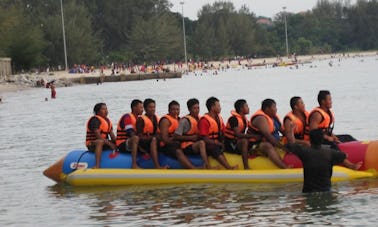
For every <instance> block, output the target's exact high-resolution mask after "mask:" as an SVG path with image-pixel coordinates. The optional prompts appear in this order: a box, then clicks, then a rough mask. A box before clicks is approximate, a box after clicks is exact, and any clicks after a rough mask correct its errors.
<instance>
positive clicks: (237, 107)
mask: <svg viewBox="0 0 378 227" xmlns="http://www.w3.org/2000/svg"><path fill="white" fill-rule="evenodd" d="M246 103H247V101H245V99H238V100H236V102H235V104H234V107H235V110H236V112H238V113H239V112H240V110H241V109H242V108H243V106H244V105H245V104H246Z"/></svg>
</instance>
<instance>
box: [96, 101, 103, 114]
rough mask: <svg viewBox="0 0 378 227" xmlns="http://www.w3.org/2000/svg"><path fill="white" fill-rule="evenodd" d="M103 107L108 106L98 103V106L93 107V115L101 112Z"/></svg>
mask: <svg viewBox="0 0 378 227" xmlns="http://www.w3.org/2000/svg"><path fill="white" fill-rule="evenodd" d="M103 105H105V106H106V104H105V103H103V102H99V103H97V104H96V105H95V106H94V107H93V113H94V114H98V112H99V111H100V109H101V107H102V106H103Z"/></svg>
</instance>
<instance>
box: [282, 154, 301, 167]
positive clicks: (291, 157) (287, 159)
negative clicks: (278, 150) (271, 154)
mask: <svg viewBox="0 0 378 227" xmlns="http://www.w3.org/2000/svg"><path fill="white" fill-rule="evenodd" d="M282 161H283V162H284V163H285V164H286V165H288V166H291V168H302V167H303V165H302V161H301V160H300V159H299V158H298V156H296V155H295V154H293V153H286V154H285V156H284V158H283V159H282Z"/></svg>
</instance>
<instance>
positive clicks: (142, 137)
mask: <svg viewBox="0 0 378 227" xmlns="http://www.w3.org/2000/svg"><path fill="white" fill-rule="evenodd" d="M143 108H144V110H145V114H144V115H140V116H139V117H138V119H137V121H136V129H137V135H138V137H139V149H140V151H141V152H143V153H145V154H148V153H149V154H151V158H152V161H153V162H154V165H155V168H158V169H162V168H168V166H164V167H161V166H160V163H159V158H158V150H157V147H158V145H157V138H156V137H157V132H158V121H159V119H158V117H157V116H156V115H155V110H156V103H155V100H153V99H150V98H147V99H145V100H144V102H143Z"/></svg>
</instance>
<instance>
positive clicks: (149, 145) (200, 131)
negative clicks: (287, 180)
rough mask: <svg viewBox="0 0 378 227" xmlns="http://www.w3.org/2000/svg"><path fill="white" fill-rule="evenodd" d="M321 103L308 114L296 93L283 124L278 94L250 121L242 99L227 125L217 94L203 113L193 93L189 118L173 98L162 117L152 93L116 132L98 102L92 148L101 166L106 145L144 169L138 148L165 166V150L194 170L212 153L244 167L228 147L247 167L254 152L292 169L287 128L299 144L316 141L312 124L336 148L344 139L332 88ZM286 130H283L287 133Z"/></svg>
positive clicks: (91, 125)
mask: <svg viewBox="0 0 378 227" xmlns="http://www.w3.org/2000/svg"><path fill="white" fill-rule="evenodd" d="M318 102H319V106H318V107H316V108H314V109H313V110H312V111H311V112H310V113H308V112H307V111H306V110H305V105H304V102H303V100H302V99H301V98H300V97H293V98H291V100H290V106H291V109H292V111H290V112H289V113H288V114H287V115H286V116H285V117H284V120H283V124H282V123H281V120H280V118H279V117H278V115H277V107H276V102H275V101H274V100H273V99H265V100H264V101H263V102H262V105H261V109H259V110H257V111H256V112H255V113H254V114H253V115H252V116H251V118H250V120H248V119H247V115H248V114H249V107H248V103H247V102H246V100H243V99H239V100H237V101H236V102H235V104H234V107H235V109H234V110H233V111H231V116H230V117H229V118H228V120H227V122H226V124H224V121H223V119H222V117H221V115H220V112H221V105H220V102H219V100H218V99H217V98H215V97H210V98H209V99H207V101H206V107H207V110H208V112H207V113H206V114H204V115H203V116H200V115H199V112H200V105H199V101H198V100H197V99H194V98H193V99H189V100H188V101H187V107H188V111H189V113H188V114H187V115H185V116H184V117H182V118H180V117H179V115H180V104H179V103H178V102H176V101H171V102H170V103H169V105H168V113H167V114H166V115H164V116H163V117H161V118H160V119H159V117H158V116H157V115H156V113H155V109H156V103H155V101H154V100H153V99H150V98H148V99H145V100H144V102H142V101H140V100H133V101H132V102H131V112H130V113H126V114H124V115H123V116H122V117H121V118H120V120H119V121H118V124H117V134H116V135H115V134H114V133H113V126H112V123H111V121H110V120H109V119H108V118H107V115H108V110H107V106H106V104H105V103H98V104H96V105H95V107H94V115H93V116H91V117H90V118H89V120H88V122H87V134H86V146H87V147H88V150H89V151H92V152H95V157H96V165H95V168H100V161H101V153H102V150H104V149H112V150H118V151H120V152H130V153H131V154H132V168H139V166H138V165H137V155H138V153H145V154H149V155H150V156H151V158H152V160H153V162H154V165H155V167H156V168H169V166H161V165H160V163H159V159H158V155H159V153H160V152H162V153H164V154H166V155H168V156H171V157H173V158H176V159H177V160H178V161H179V162H180V163H181V164H182V166H184V167H185V168H188V169H193V168H207V169H209V168H212V167H211V166H210V164H209V161H208V156H212V157H213V158H215V159H216V160H217V161H218V162H219V164H220V165H222V166H223V167H224V168H226V169H237V168H239V167H238V166H231V165H230V164H229V163H228V161H227V159H226V157H225V156H224V153H223V152H224V151H227V152H231V153H236V154H240V155H241V158H242V161H243V167H244V169H250V166H249V164H248V157H249V155H250V154H252V153H253V154H255V155H264V156H267V157H268V158H269V159H270V160H271V161H272V162H273V163H274V164H275V165H277V166H278V167H279V168H290V166H287V165H286V164H285V163H284V162H283V161H282V159H281V157H280V156H279V154H278V153H277V149H276V148H279V149H283V150H286V151H288V150H287V147H286V146H285V143H287V138H286V137H285V134H286V133H287V132H285V128H286V129H288V128H290V129H292V130H293V131H294V137H295V143H299V144H302V145H303V146H310V142H309V137H308V132H309V130H312V129H322V130H323V131H324V141H325V143H326V144H328V145H331V146H333V147H336V146H335V144H337V143H340V141H339V139H338V138H337V137H336V136H335V135H334V134H333V133H332V130H333V125H334V114H333V112H332V111H331V108H332V98H331V94H330V92H329V91H324V90H322V91H320V92H319V94H318ZM143 112H144V114H143ZM280 133H281V134H282V135H283V137H282V138H281V137H280ZM190 154H199V155H200V156H201V158H202V159H203V161H204V166H202V167H198V166H194V165H193V164H192V163H191V162H190V160H189V159H188V157H187V155H190ZM344 165H345V166H347V167H349V168H352V169H356V168H358V166H360V164H353V163H351V162H349V161H348V160H347V159H345V161H344ZM213 168H218V167H213Z"/></svg>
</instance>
